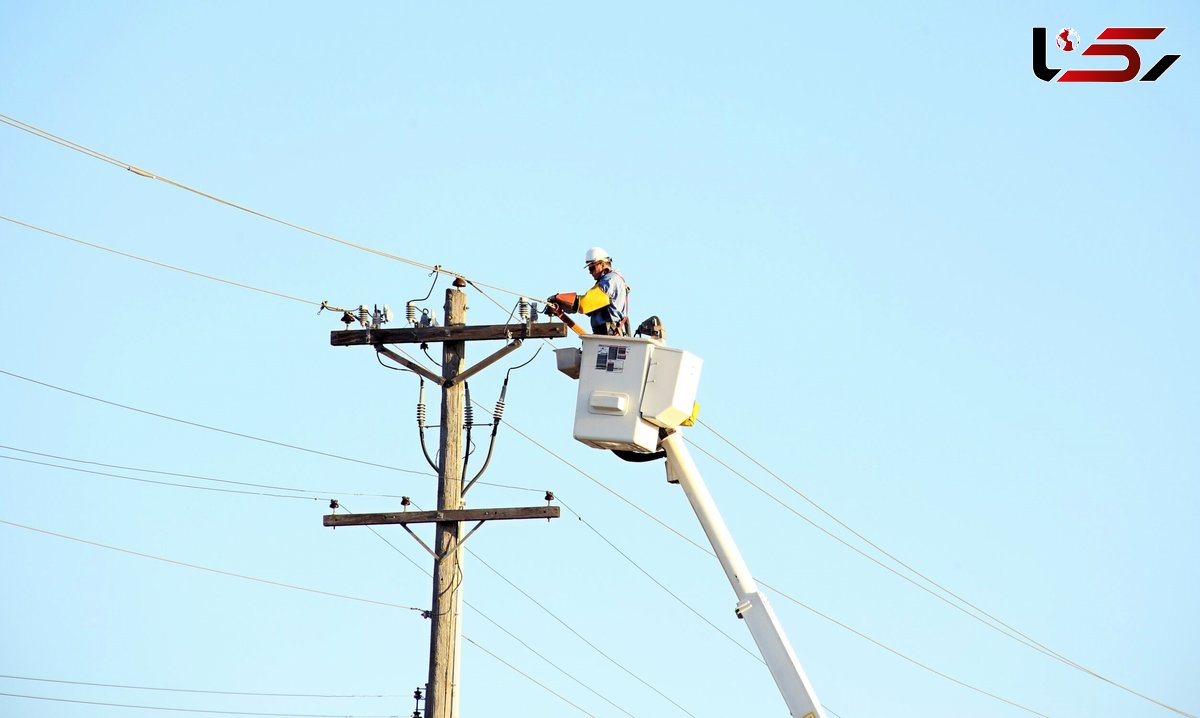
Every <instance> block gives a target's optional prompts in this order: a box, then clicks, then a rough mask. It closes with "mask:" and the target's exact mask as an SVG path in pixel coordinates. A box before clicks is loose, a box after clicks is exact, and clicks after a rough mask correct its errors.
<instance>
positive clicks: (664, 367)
mask: <svg viewBox="0 0 1200 718" xmlns="http://www.w3.org/2000/svg"><path fill="white" fill-rule="evenodd" d="M582 339H583V353H582V356H581V357H580V366H579V393H578V395H577V397H576V403H575V438H576V439H577V440H579V441H581V442H583V443H584V444H587V445H588V446H592V447H595V448H597V449H618V450H624V451H654V450H656V449H657V448H658V436H659V429H660V428H663V429H673V428H675V427H677V426H679V424H680V423H682V422H683V421H684V420H685V419H687V418H688V417H689V416H691V414H692V408H693V405H694V402H695V400H696V389H697V388H698V386H699V383H700V367H701V365H702V364H703V361H701V359H700V358H699V357H697V356H696V355H694V354H691V353H689V352H685V351H683V350H681V349H673V348H671V347H667V346H663V344H662V343H661V342H659V341H658V340H656V339H641V338H637V337H611V336H603V335H596V334H589V335H587V336H584V337H582Z"/></svg>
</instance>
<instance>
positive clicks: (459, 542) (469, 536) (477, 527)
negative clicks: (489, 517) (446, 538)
mask: <svg viewBox="0 0 1200 718" xmlns="http://www.w3.org/2000/svg"><path fill="white" fill-rule="evenodd" d="M485 523H487V522H486V521H480V522H479V523H477V524H475V527H474V528H472V529H471V530H470V531H468V532H467V535H466V536H463V537H462V538H460V539H459V540H458V545H459V546H460V547H461V546H462V545H463V544H465V543H466V542H467V539H469V538H471V534H473V533H475V532H476V531H478V530H479V527H480V526H483V525H484V524H485Z"/></svg>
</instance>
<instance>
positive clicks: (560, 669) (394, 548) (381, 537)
mask: <svg viewBox="0 0 1200 718" xmlns="http://www.w3.org/2000/svg"><path fill="white" fill-rule="evenodd" d="M414 506H415V504H414ZM342 508H343V509H345V510H346V511H347V512H349V513H353V512H352V511H350V510H349V508H347V507H346V506H345V505H343V506H342ZM420 508H421V507H420V506H417V509H418V510H420ZM367 528H368V529H370V530H371V533H373V534H375V537H376V538H378V539H379V540H380V541H382V542H383V543H385V544H387V546H388V548H390V549H392V551H395V552H396V553H397V554H399V555H400V556H402V557H403V558H404V560H406V561H408V562H409V563H410V564H412V565H413V566H414V567H416V569H417V570H418V571H420V572H421V573H423V574H425V575H426V576H432V574H431V573H430V572H429V571H428V570H427V569H426V568H425V567H423V566H421V565H420V564H418V563H417V562H416V561H414V560H413V559H412V558H410V557H409V556H408V554H406V553H404V552H403V551H401V550H400V549H399V548H398V547H397V546H396V545H395V544H393V543H392V542H391V541H389V540H388V539H387V538H386V537H385V536H384V535H383V534H381V533H379V532H378V531H377V530H375V528H374V527H373V526H367ZM471 555H472V556H474V557H475V558H477V559H478V556H475V554H474V553H473V552H472V553H471ZM480 561H481V562H482V559H480ZM485 565H486V564H485ZM488 568H489V569H491V570H492V571H493V572H496V570H495V569H493V568H491V566H488ZM496 573H497V575H500V574H499V572H496ZM501 578H504V577H503V576H502V575H501ZM505 580H506V581H507V580H508V579H505ZM510 585H513V586H514V588H515V584H512V583H511V582H510ZM522 593H524V592H522ZM526 597H527V598H529V596H528V594H526ZM463 603H464V604H465V605H466V606H467V607H468V608H470V609H471V610H472V611H474V612H475V613H476V614H478V615H479V616H480V617H482V618H483V619H484V620H486V621H487V622H488V623H491V624H492V625H493V626H495V627H496V628H498V629H500V630H501V631H503V632H504V633H505V634H506V635H508V636H509V637H510V638H512V639H513V640H515V641H516V642H517V643H520V644H521V645H522V646H524V647H525V649H526V650H528V651H529V652H530V653H532V654H533V655H535V656H537V657H538V658H540V659H541V660H542V661H543V662H545V663H546V664H548V665H549V666H550V667H552V668H554V669H555V670H557V671H558V672H559V673H561V674H563V675H564V676H566V677H567V678H569V679H571V680H572V681H574V682H575V683H577V684H579V685H580V686H582V687H583V688H584V689H586V690H587V691H589V692H590V693H592V694H593V695H595V696H596V697H598V698H600V699H601V700H603V701H604V702H606V703H608V704H609V705H611V706H612V707H613V708H616V709H617V710H619V711H621V712H622V713H624V714H625V715H627V716H631V718H632V716H633V714H632V713H630V712H629V711H627V710H625V709H624V708H622V707H621V706H619V705H617V704H616V703H614V702H613V701H612V700H611V699H609V698H608V697H607V696H605V695H604V694H603V693H600V692H599V691H597V690H595V689H594V688H592V687H591V686H589V685H588V684H586V683H584V682H583V681H581V680H580V679H578V678H576V677H575V676H574V675H572V674H571V673H569V672H567V671H566V669H564V668H563V667H562V666H560V665H558V664H557V663H555V662H554V661H551V660H550V659H549V658H547V657H546V656H544V655H543V654H542V653H541V652H540V651H538V650H537V649H535V648H534V647H533V646H531V645H529V644H528V643H526V642H525V640H524V639H522V638H521V637H520V636H517V635H516V634H515V633H513V632H512V631H509V630H508V629H507V628H505V627H504V626H502V625H501V624H500V623H499V622H497V621H496V620H495V619H493V618H492V617H491V616H489V615H487V614H486V613H484V612H483V611H482V610H480V609H479V607H477V606H475V605H474V604H472V603H471V602H470V601H466V600H464V601H463ZM563 625H566V624H563ZM568 628H570V627H569V626H568ZM576 635H578V634H576ZM463 637H464V638H466V636H463ZM468 640H470V639H468ZM472 643H474V641H472ZM475 645H477V646H478V644H475ZM589 645H591V644H589ZM479 648H481V649H482V648H483V647H482V646H479ZM485 652H486V651H485ZM491 655H493V657H496V656H495V654H491ZM601 655H603V654H601ZM497 659H498V657H497ZM498 660H499V659H498ZM501 662H502V663H505V665H509V664H508V663H507V662H505V661H501ZM510 667H512V666H511V665H510ZM513 670H517V669H516V668H513ZM517 672H518V673H521V675H524V676H525V677H526V678H529V676H528V675H527V674H525V673H523V672H521V671H517ZM530 680H533V679H532V678H530ZM639 680H640V679H639ZM534 682H535V683H537V681H534ZM644 682H645V681H643V683H644ZM538 685H539V686H541V687H543V688H546V690H548V691H549V690H550V689H549V688H547V687H546V686H544V685H542V684H541V683H538ZM647 685H649V684H647ZM650 688H651V689H654V687H653V686H650ZM550 692H551V693H554V691H550ZM554 695H556V696H557V695H558V694H557V693H554ZM660 695H661V694H660ZM559 697H560V698H561V696H559ZM664 697H665V696H664ZM564 700H565V699H564ZM668 700H670V699H668ZM685 712H686V711H685ZM689 715H691V714H690V713H689Z"/></svg>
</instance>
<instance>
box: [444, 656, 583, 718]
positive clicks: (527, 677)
mask: <svg viewBox="0 0 1200 718" xmlns="http://www.w3.org/2000/svg"><path fill="white" fill-rule="evenodd" d="M463 640H464V641H466V642H467V643H470V644H471V645H472V646H475V647H476V648H478V649H479V650H481V651H483V652H484V653H486V654H488V655H489V656H491V657H492V658H494V659H496V660H497V661H499V662H500V663H503V664H504V665H506V666H508V667H509V668H510V669H511V670H513V671H515V672H517V673H520V674H521V675H522V676H524V677H525V678H526V679H527V680H529V681H530V682H532V683H534V684H535V685H537V686H538V687H540V688H541V689H542V690H544V691H546V692H548V693H550V694H552V695H553V696H555V697H556V698H558V699H559V700H561V701H562V702H563V703H566V704H567V705H569V706H571V707H572V708H574V709H575V710H577V711H579V712H580V713H582V714H584V715H586V716H592V718H595V716H594V715H592V714H591V713H588V712H587V711H586V710H584V709H583V708H582V707H580V706H579V705H578V704H576V703H572V702H571V701H570V700H568V699H567V698H566V697H565V696H563V695H562V694H561V693H559V692H557V691H555V690H554V689H553V688H551V687H550V686H547V685H546V684H545V683H542V682H541V681H539V680H538V679H536V678H534V677H533V676H531V675H529V674H528V673H526V672H525V671H522V670H521V669H520V668H517V667H516V666H514V665H513V664H511V663H509V662H508V661H506V660H504V659H503V658H501V657H500V656H497V655H496V654H495V653H492V652H491V651H489V650H488V649H486V648H484V647H483V646H481V645H479V643H478V642H476V641H473V640H471V638H470V637H468V636H463Z"/></svg>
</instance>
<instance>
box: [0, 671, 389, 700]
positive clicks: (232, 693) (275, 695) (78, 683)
mask: <svg viewBox="0 0 1200 718" xmlns="http://www.w3.org/2000/svg"><path fill="white" fill-rule="evenodd" d="M0 678H4V679H8V680H13V681H36V682H38V683H57V684H61V685H68V686H89V687H92V688H119V689H121V690H130V691H159V692H163V693H197V694H201V695H213V696H248V697H257V698H336V699H350V698H389V699H392V698H407V697H408V696H407V695H399V694H376V695H366V694H337V693H263V692H257V691H216V690H201V689H198V688H165V687H162V686H135V685H128V684H123V683H92V682H89V681H69V680H65V679H62V678H38V677H35V676H13V675H3V674H0Z"/></svg>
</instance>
